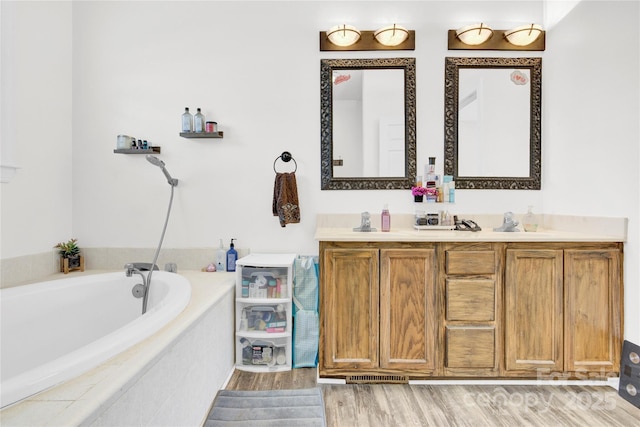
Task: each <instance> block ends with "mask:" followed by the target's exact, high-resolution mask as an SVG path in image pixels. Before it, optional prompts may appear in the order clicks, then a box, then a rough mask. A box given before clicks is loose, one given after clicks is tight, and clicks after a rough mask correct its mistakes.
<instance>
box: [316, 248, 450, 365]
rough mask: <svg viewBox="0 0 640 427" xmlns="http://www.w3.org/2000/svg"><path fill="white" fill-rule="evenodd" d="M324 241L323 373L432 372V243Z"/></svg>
mask: <svg viewBox="0 0 640 427" xmlns="http://www.w3.org/2000/svg"><path fill="white" fill-rule="evenodd" d="M421 246H422V247H409V245H403V244H396V245H393V246H390V245H388V244H384V243H379V244H373V243H360V242H358V243H353V242H345V243H340V242H331V243H327V242H321V244H320V248H321V249H320V254H321V255H320V256H321V260H322V264H321V271H320V274H321V280H320V283H321V290H320V295H321V298H320V343H321V348H320V356H319V374H320V375H321V376H334V377H350V376H362V375H376V376H379V375H410V376H414V377H422V376H428V375H432V374H433V372H434V370H435V368H436V349H437V346H436V333H437V327H436V322H437V318H438V314H437V312H436V311H435V307H436V304H435V295H436V289H435V280H436V269H435V248H434V245H432V244H431V245H429V244H428V245H426V246H425V245H421Z"/></svg>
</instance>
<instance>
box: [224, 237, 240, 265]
mask: <svg viewBox="0 0 640 427" xmlns="http://www.w3.org/2000/svg"><path fill="white" fill-rule="evenodd" d="M234 240H236V239H231V245H230V247H229V250H228V251H227V268H226V270H227V271H236V261H237V260H238V251H236V250H235V248H234V244H233V241H234Z"/></svg>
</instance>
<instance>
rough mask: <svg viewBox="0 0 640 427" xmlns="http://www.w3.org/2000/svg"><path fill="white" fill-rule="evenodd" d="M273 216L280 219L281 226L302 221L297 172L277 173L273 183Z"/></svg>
mask: <svg viewBox="0 0 640 427" xmlns="http://www.w3.org/2000/svg"><path fill="white" fill-rule="evenodd" d="M272 208H273V216H277V217H278V218H279V219H280V226H281V227H284V226H285V225H287V224H295V223H299V222H300V206H299V205H298V186H297V184H296V174H295V172H291V173H276V180H275V182H274V184H273V206H272Z"/></svg>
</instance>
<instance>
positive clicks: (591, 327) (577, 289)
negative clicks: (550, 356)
mask: <svg viewBox="0 0 640 427" xmlns="http://www.w3.org/2000/svg"><path fill="white" fill-rule="evenodd" d="M620 264H621V262H620V251H619V250H617V249H603V250H578V249H575V250H566V251H565V273H564V283H565V304H566V305H565V307H566V326H565V328H566V329H565V335H566V337H565V357H566V366H565V368H566V370H568V371H571V372H575V371H591V372H596V373H597V372H599V373H601V374H602V375H603V376H604V375H605V374H606V373H607V372H618V371H619V370H620V367H619V365H620V347H621V345H622V339H621V334H622V330H621V323H622V322H621V311H622V309H621V305H620V300H621V295H620V294H621V279H620V277H621V275H620V269H621V265H620Z"/></svg>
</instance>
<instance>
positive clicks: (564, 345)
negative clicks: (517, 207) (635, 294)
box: [318, 241, 623, 382]
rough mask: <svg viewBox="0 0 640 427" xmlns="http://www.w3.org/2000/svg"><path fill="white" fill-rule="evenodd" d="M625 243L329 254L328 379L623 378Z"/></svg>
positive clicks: (362, 249) (448, 245)
mask: <svg viewBox="0 0 640 427" xmlns="http://www.w3.org/2000/svg"><path fill="white" fill-rule="evenodd" d="M622 251H623V244H622V243H615V242H612V243H608V242H601V243H600V242H594V243H588V242H584V243H572V242H518V243H506V242H473V243H471V242H466V243H465V242H327V241H321V242H320V352H319V368H318V372H319V375H320V376H321V377H336V378H347V381H354V380H350V378H352V377H357V376H372V377H371V378H370V379H371V381H372V382H375V381H376V379H379V380H380V381H381V382H384V381H385V378H384V376H386V375H388V376H396V375H397V376H402V377H403V378H411V379H419V378H433V377H456V378H463V377H468V378H496V377H501V378H578V379H581V378H596V377H597V378H603V377H607V376H611V375H616V374H617V373H619V369H620V367H619V363H620V362H619V360H620V352H621V347H622V331H623V328H622V319H623V312H622V311H623V309H622Z"/></svg>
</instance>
